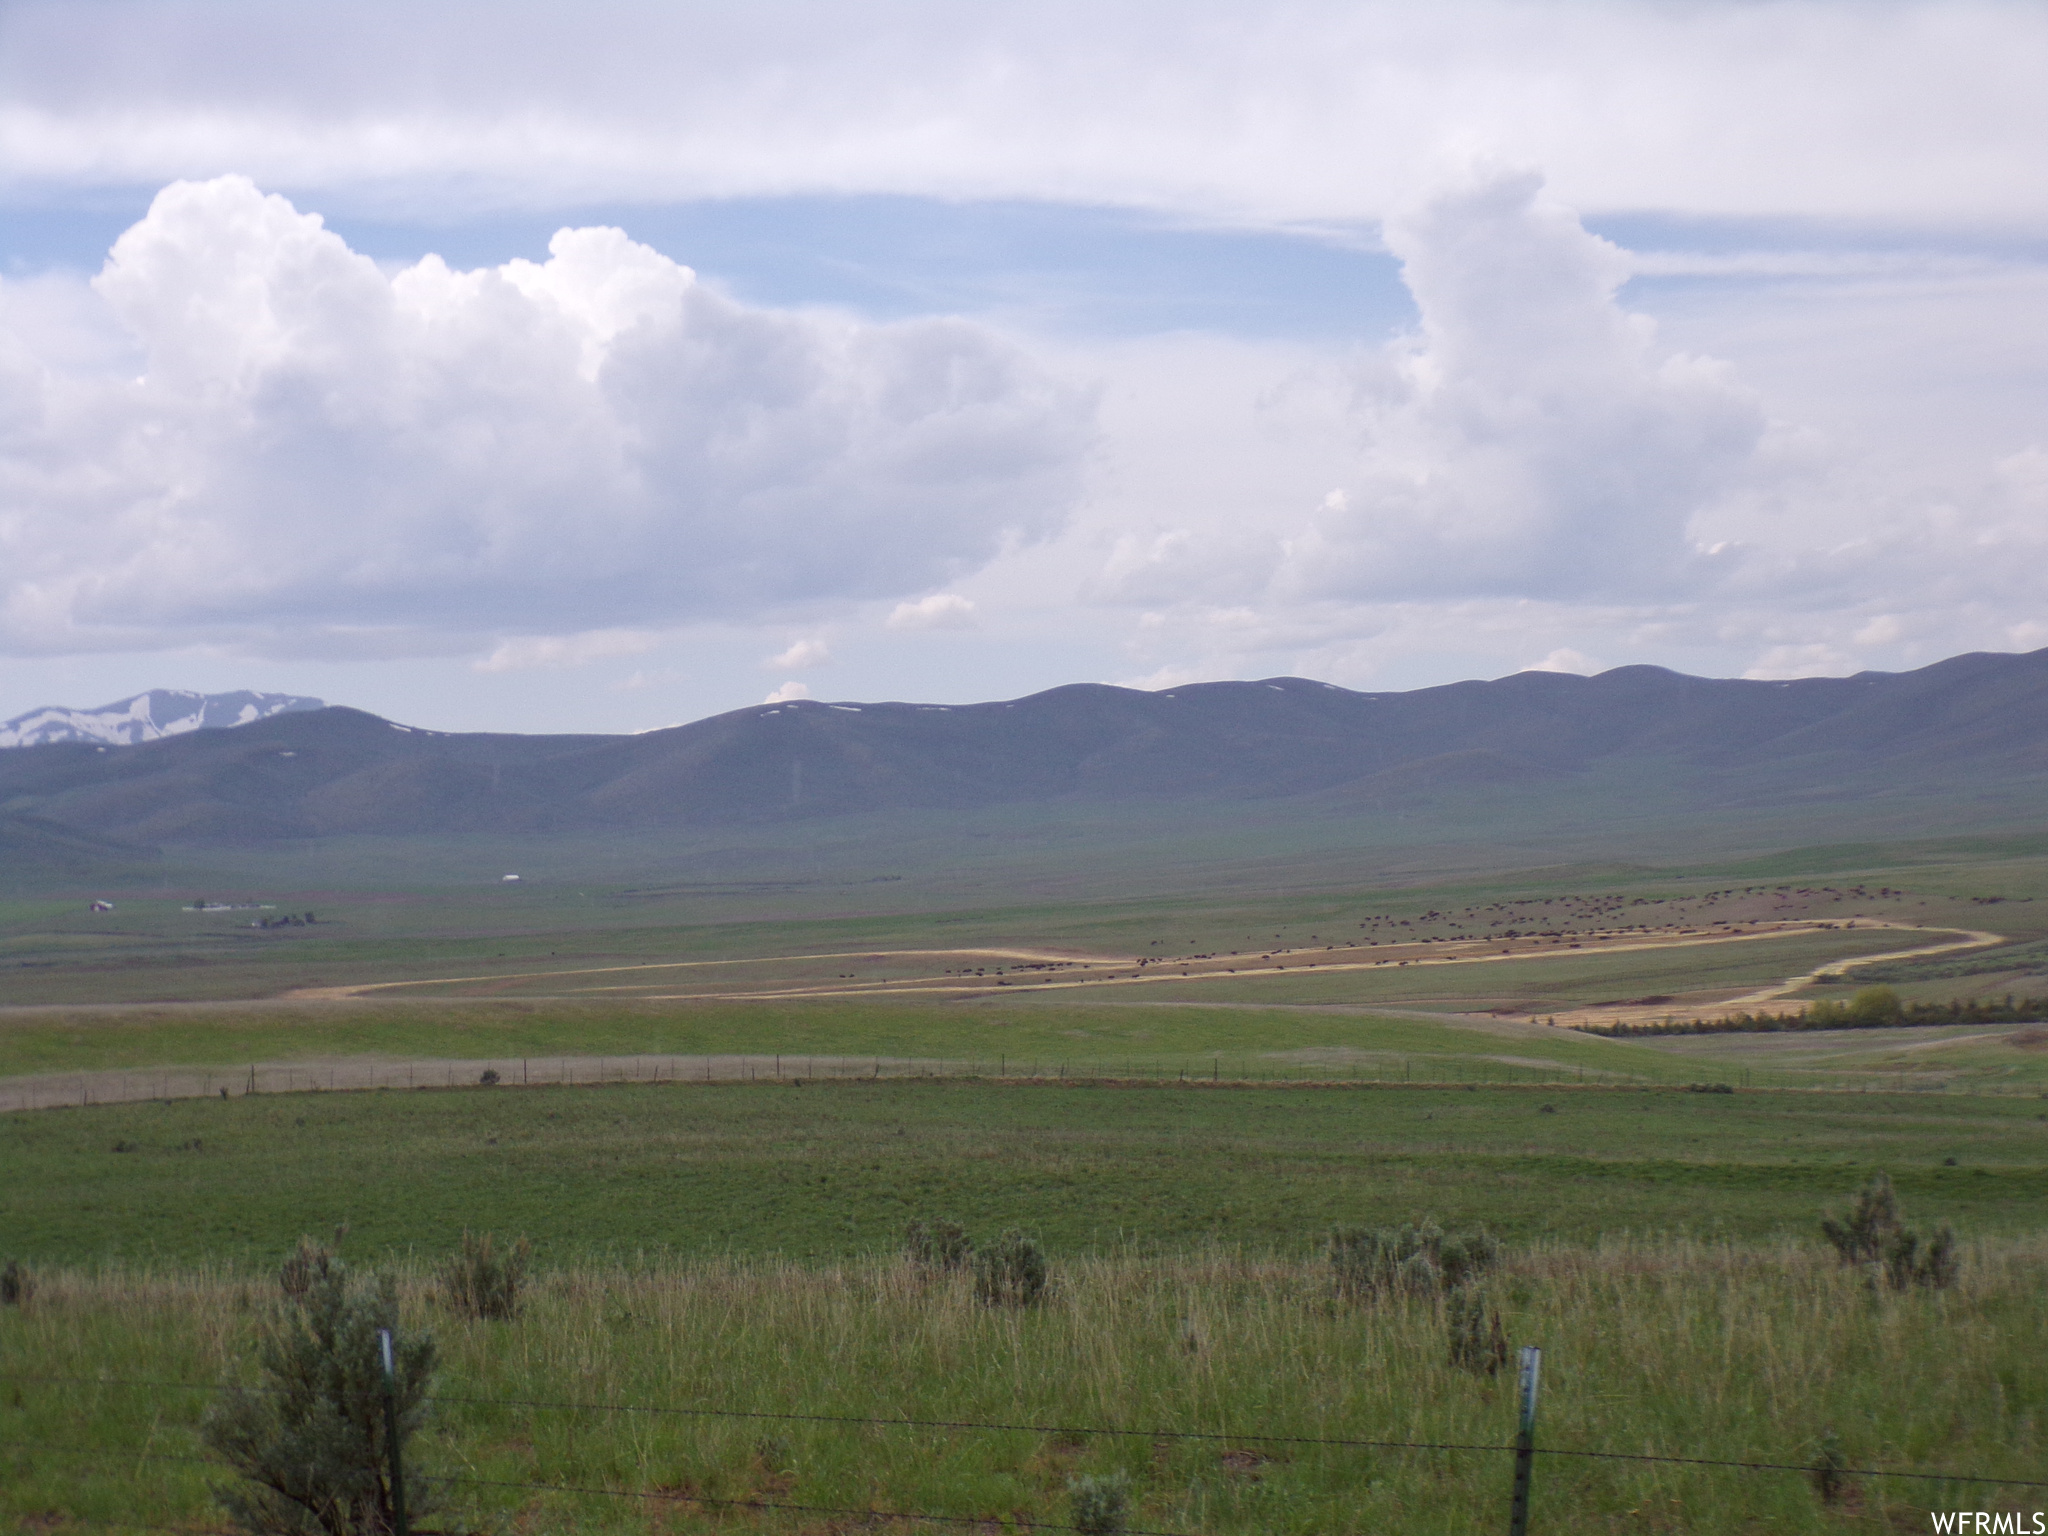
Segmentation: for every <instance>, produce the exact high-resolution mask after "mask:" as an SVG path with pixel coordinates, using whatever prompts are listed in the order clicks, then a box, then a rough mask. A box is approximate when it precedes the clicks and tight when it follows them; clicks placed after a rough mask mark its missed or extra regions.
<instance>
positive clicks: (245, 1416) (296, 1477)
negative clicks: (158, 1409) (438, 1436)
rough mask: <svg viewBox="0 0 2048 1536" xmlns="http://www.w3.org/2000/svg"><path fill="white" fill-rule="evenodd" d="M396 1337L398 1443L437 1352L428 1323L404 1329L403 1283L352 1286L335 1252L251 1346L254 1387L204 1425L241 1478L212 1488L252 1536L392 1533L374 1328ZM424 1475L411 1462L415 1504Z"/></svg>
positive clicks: (415, 1510) (413, 1425) (409, 1491)
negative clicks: (419, 1329)
mask: <svg viewBox="0 0 2048 1536" xmlns="http://www.w3.org/2000/svg"><path fill="white" fill-rule="evenodd" d="M382 1331H389V1332H391V1333H393V1334H394V1336H396V1347H395V1348H394V1350H393V1352H392V1355H393V1364H394V1367H395V1375H394V1383H393V1391H392V1397H393V1401H394V1402H395V1405H396V1410H397V1413H396V1418H397V1433H398V1440H399V1444H400V1447H401V1448H403V1447H404V1445H405V1444H406V1442H407V1441H409V1440H410V1439H411V1438H412V1437H413V1436H414V1435H416V1434H417V1433H418V1431H419V1429H420V1427H421V1425H422V1424H423V1423H424V1421H425V1419H426V1413H427V1402H426V1398H427V1393H428V1390H429V1387H430V1386H431V1383H432V1381H433V1376H434V1370H435V1364H436V1360H437V1358H438V1357H437V1351H436V1349H435V1346H434V1341H433V1339H432V1337H431V1336H429V1335H427V1334H423V1333H421V1334H414V1335H411V1336H397V1334H398V1288H397V1285H396V1283H395V1282H394V1281H393V1280H391V1279H390V1278H389V1277H388V1276H386V1277H380V1278H378V1279H375V1280H373V1281H371V1282H370V1283H369V1284H368V1285H366V1286H357V1285H355V1284H354V1283H353V1282H352V1281H351V1278H350V1276H349V1273H348V1269H347V1266H346V1265H344V1264H342V1263H341V1262H340V1261H339V1260H336V1259H333V1258H332V1257H331V1256H330V1257H329V1259H328V1261H327V1262H326V1263H325V1264H324V1265H322V1266H321V1267H320V1269H319V1271H318V1273H317V1274H316V1276H315V1277H314V1278H313V1280H312V1281H311V1282H310V1283H309V1284H308V1285H307V1287H306V1289H305V1290H304V1291H303V1292H301V1293H300V1294H298V1295H297V1296H296V1297H295V1298H293V1299H292V1300H290V1301H288V1302H286V1303H285V1304H283V1305H282V1306H280V1307H278V1309H277V1310H276V1311H275V1313H274V1314H273V1315H272V1316H271V1318H270V1319H269V1321H268V1323H267V1324H266V1326H265V1327H264V1329H263V1331H262V1333H261V1335H260V1336H259V1338H258V1340H257V1345H256V1359H255V1365H256V1372H257V1375H258V1377H259V1381H258V1383H257V1384H256V1385H254V1386H253V1387H247V1388H245V1387H243V1386H241V1385H239V1384H238V1385H234V1386H231V1387H229V1388H228V1389H227V1390H226V1391H225V1392H224V1393H223V1394H222V1396H221V1398H220V1400H219V1402H218V1403H217V1404H216V1405H215V1406H214V1408H213V1409H212V1410H211V1411H210V1412H209V1413H208V1414H207V1416H206V1418H205V1420H204V1422H203V1423H202V1425H201V1428H200V1437H201V1439H202V1441H203V1442H204V1443H205V1445H206V1447H207V1448H208V1449H209V1450H210V1451H212V1452H213V1454H214V1455H215V1456H217V1457H219V1458H220V1460H221V1461H223V1462H224V1463H225V1464H226V1465H227V1466H228V1467H229V1468H230V1469H231V1470H232V1471H233V1472H234V1473H235V1474H236V1476H237V1477H238V1478H239V1479H240V1481H239V1482H236V1483H232V1484H226V1485H222V1486H219V1487H217V1488H216V1489H215V1498H216V1499H217V1501H218V1502H219V1504H220V1506H221V1508H222V1509H223V1510H224V1511H225V1512H226V1513H227V1515H228V1517H229V1519H231V1520H232V1521H233V1522H234V1523H235V1524H236V1526H237V1527H239V1528H240V1529H241V1530H243V1531H245V1532H249V1533H251V1536H315V1533H317V1536H389V1533H390V1532H392V1531H394V1530H395V1529H396V1524H395V1520H394V1511H395V1504H394V1498H393V1487H392V1481H391V1460H390V1443H389V1440H388V1438H387V1417H386V1402H385V1398H386V1383H385V1377H384V1366H383V1353H382V1349H381V1341H380V1339H379V1333H380V1332H382ZM426 1491H427V1485H426V1484H425V1483H423V1482H421V1481H420V1480H419V1479H418V1477H417V1475H416V1474H415V1473H413V1472H412V1470H411V1469H410V1468H408V1470H407V1476H406V1486H405V1490H404V1497H405V1503H406V1505H407V1506H408V1509H409V1512H410V1513H412V1514H413V1515H415V1516H417V1515H418V1514H420V1513H422V1512H423V1508H424V1505H425V1504H426V1502H427V1501H426V1497H425V1495H426Z"/></svg>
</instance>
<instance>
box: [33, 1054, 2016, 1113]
mask: <svg viewBox="0 0 2048 1536" xmlns="http://www.w3.org/2000/svg"><path fill="white" fill-rule="evenodd" d="M1685 1069H1686V1070H1688V1071H1691V1072H1693V1073H1694V1075H1697V1073H1698V1072H1699V1071H1700V1070H1706V1071H1708V1072H1710V1073H1711V1071H1712V1070H1713V1068H1712V1067H1711V1066H1709V1065H1706V1064H1704V1063H1703V1064H1700V1065H1698V1066H1695V1065H1693V1064H1690V1063H1688V1064H1685ZM933 1078H960V1079H976V1080H982V1081H1000V1082H1013V1083H1072V1084H1082V1083H1120V1084H1128V1083H1137V1084H1146V1083H1150V1084H1155V1085H1162V1086H1164V1085H1182V1086H1190V1087H1199V1086H1202V1085H1208V1086H1211V1087H1245V1086H1251V1087H1284V1086H1289V1085H1294V1086H1304V1087H1306V1086H1337V1087H1343V1086H1356V1087H1376V1088H1386V1087H1415V1088H1479V1087H1510V1088H1513V1087H1524V1088H1528V1087H1556V1088H1567V1087H1586V1088H1597V1087H1608V1088H1680V1087H1697V1088H1707V1087H1710V1086H1711V1087H1716V1088H1717V1091H1718V1088H1719V1087H1720V1086H1726V1087H1728V1088H1734V1087H1741V1088H1745V1089H1746V1088H1750V1087H1752V1086H1753V1085H1752V1083H1751V1080H1750V1071H1749V1069H1746V1068H1737V1069H1735V1081H1734V1082H1732V1083H1729V1084H1726V1085H1710V1084H1703V1083H1693V1082H1689V1081H1687V1080H1686V1079H1685V1078H1683V1077H1680V1076H1669V1077H1666V1076H1657V1075H1651V1074H1646V1073H1635V1072H1620V1071H1615V1070H1610V1069H1606V1068H1602V1067H1597V1066H1595V1067H1587V1066H1580V1065H1571V1066H1566V1065H1563V1064H1555V1063H1546V1062H1541V1061H1527V1060H1524V1061H1502V1060H1499V1059H1495V1058H1487V1057H1469V1058H1462V1059H1461V1058H1458V1057H1445V1056H1397V1055H1392V1054H1385V1055H1374V1056H1367V1055H1365V1054H1364V1053H1350V1052H1337V1051H1333V1052H1330V1053H1329V1054H1328V1055H1327V1057H1326V1058H1322V1059H1301V1058H1299V1057H1297V1058H1295V1059H1291V1060H1290V1059H1276V1058H1274V1057H1272V1056H1254V1055H1221V1054H1211V1055H1206V1056H1177V1057H1137V1056H1133V1057H1126V1058H1107V1059H1105V1058H1090V1059H1085V1060H1061V1059H1058V1058H1047V1057H1023V1056H1014V1057H1013V1056H997V1057H994V1058H982V1057H959V1056H849V1055H793V1054H785V1055H778V1054H775V1053H772V1052H761V1053H755V1054H713V1055H679V1054H663V1053H647V1054H638V1055H602V1056H477V1057H460V1058H457V1057H431V1058H422V1059H419V1060H406V1061H390V1060H380V1059H377V1058H372V1057H348V1058H345V1059H342V1060H337V1061H326V1062H252V1063H249V1064H246V1065H242V1066H235V1067H155V1068H138V1069H134V1070H119V1069H114V1070H107V1071H97V1072H66V1073H43V1074H39V1075H35V1076H24V1077H12V1078H0V1114H4V1113H8V1112H10V1111H20V1110H32V1109H55V1108H61V1107H65V1106H71V1105H78V1106H88V1105H93V1104H122V1103H128V1104H133V1103H142V1102H146V1101H150V1100H161V1101H169V1100H172V1099H212V1098H221V1099H235V1098H247V1097H255V1096H261V1095H266V1094H293V1093H362V1092H367V1091H372V1090H377V1089H384V1090H399V1089H450V1088H474V1087H477V1086H479V1085H487V1086H499V1087H554V1086H559V1087H594V1086H601V1085H605V1084H614V1083H649V1084H652V1083H740V1082H775V1083H783V1084H798V1083H806V1082H835V1081H836V1082H845V1081H882V1080H889V1081H904V1080H918V1079H933ZM1764 1086H1766V1087H1768V1088H1769V1089H1770V1090H1771V1091H1774V1092H1783V1091H1791V1092H1798V1091H1802V1090H1820V1091H1824V1092H1865V1093H1868V1092H1879V1093H1953V1092H1958V1091H1961V1092H1965V1093H1970V1094H1992V1095H2001V1094H2004V1095H2020V1096H2027V1097H2032V1096H2036V1095H2041V1094H2042V1093H2043V1090H2042V1089H2041V1088H2040V1087H2039V1085H2037V1084H2032V1083H2011V1084H2002V1083H1995V1082H1977V1081H1972V1080H1964V1079H1956V1078H1954V1077H1953V1076H1951V1075H1940V1074H1921V1075H1919V1076H1917V1077H1914V1078H1912V1079H1910V1080H1908V1079H1907V1078H1906V1077H1904V1076H1903V1075H1902V1074H1901V1073H1900V1072H1899V1071H1898V1070H1897V1069H1891V1070H1889V1071H1887V1073H1885V1074H1884V1075H1882V1076H1878V1075H1875V1074H1873V1075H1867V1076H1864V1077H1859V1078H1857V1079H1854V1080H1850V1079H1846V1078H1845V1079H1840V1080H1837V1081H1833V1082H1799V1083H1774V1084H1767V1085H1764Z"/></svg>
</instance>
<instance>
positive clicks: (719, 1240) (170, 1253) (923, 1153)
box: [0, 1079, 2048, 1264]
mask: <svg viewBox="0 0 2048 1536" xmlns="http://www.w3.org/2000/svg"><path fill="white" fill-rule="evenodd" d="M1951 1159H1953V1164H1951V1162H1950V1160H1951ZM0 1163H4V1166H5V1167H6V1168H7V1169H8V1173H9V1177H8V1179H7V1181H6V1188H5V1192H4V1194H0V1234H4V1237H0V1248H4V1250H5V1252H6V1253H7V1254H9V1255H19V1256H23V1257H27V1258H30V1259H33V1260H35V1261H37V1262H41V1263H51V1264H60V1263H61V1264H97V1263H103V1262H112V1261H117V1260H118V1261H122V1262H125V1263H130V1264H136V1263H141V1264H156V1263H173V1264H190V1263H199V1262H206V1261H211V1262H217V1263H261V1262H263V1261H265V1260H266V1259H269V1258H270V1257H272V1256H273V1255H274V1254H275V1253H277V1252H278V1251H280V1250H281V1248H282V1247H283V1246H286V1245H288V1244H289V1243H290V1241H291V1240H292V1239H293V1238H295V1237H296V1236H297V1235H298V1234H299V1233H300V1232H302V1231H314V1232H321V1231H326V1230H328V1229H330V1228H332V1227H334V1226H336V1225H340V1224H344V1223H345V1224H347V1225H348V1227H349V1228H350V1233H351V1236H350V1247H351V1249H352V1250H354V1251H357V1252H360V1253H363V1254H367V1255H379V1256H381V1255H386V1254H398V1255H412V1256H422V1255H433V1254H437V1253H440V1252H443V1251H445V1250H446V1249H447V1248H449V1247H450V1246H451V1245H452V1244H453V1243H454V1241H455V1239H456V1237H457V1235H458V1234H459V1233H460V1232H461V1231H462V1230H463V1229H464V1228H478V1229H491V1230H495V1231H497V1232H500V1233H504V1234H515V1233H516V1234H524V1235H527V1236H530V1237H532V1238H533V1239H534V1240H535V1242H536V1243H537V1244H538V1245H539V1249H540V1252H541V1253H542V1255H543V1256H544V1257H545V1258H546V1259H547V1261H548V1262H550V1263H570V1262H582V1261H585V1260H589V1259H593V1258H605V1259H611V1260H622V1259H625V1258H628V1257H630V1256H632V1255H635V1254H650V1255H658V1254H682V1255H696V1256H703V1255H709V1254H737V1255H776V1256H781V1257H786V1258H794V1259H805V1260H813V1259H826V1258H841V1257H847V1256H853V1255H860V1254H872V1253H876V1252H879V1251H885V1250H887V1249H889V1248H891V1247H893V1246H894V1245H895V1244H896V1243H897V1241H898V1240H899V1238H900V1235H901V1231H902V1228H903V1226H904V1224H905V1223H906V1222H907V1221H908V1220H910V1219H911V1218H912V1217H915V1216H920V1215H927V1216H929V1215H946V1216H950V1217H952V1218H954V1219H958V1220H961V1221H965V1222H968V1223H970V1224H971V1225H973V1226H975V1227H976V1228H977V1229H994V1228H998V1227H1003V1226H1009V1225H1021V1226H1023V1227H1026V1228H1027V1229H1029V1230H1031V1231H1034V1232H1036V1233H1038V1234H1039V1235H1040V1236H1041V1237H1042V1238H1043V1239H1044V1240H1045V1241H1047V1242H1048V1243H1050V1244H1051V1245H1052V1246H1054V1247H1055V1248H1057V1249H1058V1250H1060V1251H1062V1252H1068V1253H1073V1252H1098V1253H1100V1252H1109V1251H1112V1250H1115V1249H1118V1248H1120V1247H1123V1246H1126V1245H1135V1246H1137V1247H1139V1248H1141V1249H1144V1250H1147V1251H1161V1250H1186V1249H1188V1248H1189V1247H1191V1246H1200V1245H1203V1244H1208V1243H1216V1242H1221V1243H1226V1244H1234V1245H1243V1246H1246V1247H1248V1248H1250V1249H1253V1250H1255V1251H1260V1252H1274V1253H1281V1254H1289V1253H1291V1254H1297V1255H1299V1254H1302V1253H1306V1252H1309V1251H1311V1250H1313V1249H1314V1248H1315V1247H1316V1245H1317V1244H1318V1243H1319V1242H1320V1241H1321V1238H1322V1235H1323V1234H1324V1233H1325V1232H1326V1230H1327V1229H1328V1227H1329V1226H1330V1224H1331V1223H1333V1222H1346V1221H1350V1222H1357V1221H1366V1222H1387V1221H1398V1220H1402V1219H1406V1218H1408V1217H1411V1216H1416V1215H1420V1214H1424V1213H1433V1214H1435V1215H1436V1216H1437V1217H1438V1218H1439V1219H1440V1220H1443V1221H1445V1222H1447V1223H1456V1224H1484V1225H1487V1226H1489V1227H1491V1228H1493V1229H1495V1230H1497V1231H1499V1232H1502V1233H1504V1234H1506V1235H1509V1236H1512V1237H1515V1238H1517V1239H1524V1240H1526V1239H1532V1238H1536V1237H1539V1236H1541V1237H1547V1238H1553V1239H1565V1240H1571V1241H1591V1240H1593V1239H1596V1238H1599V1237H1602V1236H1612V1235H1617V1234H1623V1233H1635V1234H1643V1235H1652V1234H1680V1235H1688V1236H1693V1237H1700V1238H1713V1237H1731V1238H1743V1239H1753V1238H1762V1237H1769V1236H1773V1235H1777V1234H1783V1233H1804V1232H1807V1231H1809V1230H1810V1229H1811V1226H1812V1223H1813V1221H1814V1219H1815V1218H1816V1216H1817V1215H1818V1213H1819V1212H1820V1210H1821V1208H1822V1207H1823V1206H1825V1205H1827V1204H1828V1203H1829V1202H1831V1201H1834V1200H1838V1199H1840V1198H1842V1197H1843V1196H1844V1195H1845V1194H1846V1192H1847V1191H1849V1190H1850V1189H1852V1188H1853V1187H1854V1186H1855V1185H1856V1184H1857V1183H1859V1182H1860V1181H1861V1179H1862V1178H1863V1177H1864V1176H1865V1175H1866V1174H1867V1173H1868V1172H1869V1171H1870V1170H1871V1169H1873V1168H1879V1167H1882V1168H1886V1169H1888V1170H1889V1171H1890V1172H1891V1174H1892V1175H1893V1177H1894V1178H1895V1179H1896V1180H1897V1181H1898V1184H1899V1187H1900V1189H1901V1192H1902V1194H1903V1196H1904V1197H1905V1199H1906V1201H1907V1204H1908V1206H1909V1207H1910V1208H1911V1209H1912V1210H1914V1211H1917V1212H1921V1213H1924V1214H1925V1215H1926V1216H1928V1217H1933V1216H1936V1215H1939V1216H1941V1217H1945V1218H1949V1219H1952V1220H1954V1221H1955V1222H1956V1223H1957V1224H1958V1226H1959V1227H1960V1228H1961V1229H1962V1230H1964V1231H1967V1232H1972V1233H1999V1232H2023V1231H2033V1230H2038V1229H2039V1228H2040V1227H2041V1226H2042V1225H2043V1224H2044V1221H2048V1102H2043V1101H2042V1100H2040V1099H2038V1098H2018V1097H1993V1096H1966V1095H1960V1094H1957V1095H1941V1094H1918V1093H1904V1094H1892V1093H1855V1094H1835V1093H1797V1092H1756V1093H1742V1092H1738V1093H1734V1094H1695V1093H1688V1092H1685V1091H1683V1090H1671V1089H1590V1088H1588V1089H1581V1088H1577V1087H1576V1086H1567V1085H1546V1086H1531V1087H1522V1088H1508V1087H1502V1086H1495V1087H1479V1086H1474V1087H1472V1088H1469V1089H1460V1088H1454V1087H1441V1088H1402V1087H1392V1086H1389V1087H1384V1088H1367V1087H1359V1088H1348V1087H1327V1088H1310V1087H1298V1088H1280V1087H1275V1088H1255V1087H1240V1088H1232V1087H1229V1086H1223V1087H1201V1086H1183V1085H1180V1084H1178V1083H1172V1084H1166V1085H1159V1086H1102V1085H1088V1086H1075V1085H1068V1086H1061V1085H1058V1084H1056V1083H1047V1084H1043V1085H1027V1084H1015V1083H1010V1084H991V1083H986V1082H976V1081H971V1080H960V1079H934V1080H931V1081H923V1082H920V1081H906V1080H889V1079H882V1080H880V1081H875V1082H858V1081H851V1082H844V1081H843V1082H825V1081H814V1082H811V1083H809V1084H807V1085H805V1086H801V1087H798V1086H794V1085H791V1084H788V1083H782V1084H777V1083H773V1082H763V1083H757V1084H747V1083H737V1084H721V1085H703V1084H687V1083H686V1084H662V1085H617V1086H611V1087H588V1088H570V1087H560V1088H557V1087H549V1088H538V1087H536V1088H525V1089H522V1088H516V1087H511V1086H506V1087H499V1088H488V1089H486V1088H471V1089H458V1090H452V1091H451V1090H433V1091H415V1092H406V1091H403V1090H398V1091H384V1092H368V1093H298V1094H282V1095H268V1094H266V1095H257V1096H252V1097H247V1098H234V1099H228V1100H221V1099H197V1100H183V1101H176V1102H164V1101H145V1102H141V1103H132V1104H117V1105H103V1106H96V1107H91V1108H72V1109H51V1110H44V1111H40V1112H37V1113H34V1114H16V1115H10V1116H7V1117H5V1118H4V1119H0Z"/></svg>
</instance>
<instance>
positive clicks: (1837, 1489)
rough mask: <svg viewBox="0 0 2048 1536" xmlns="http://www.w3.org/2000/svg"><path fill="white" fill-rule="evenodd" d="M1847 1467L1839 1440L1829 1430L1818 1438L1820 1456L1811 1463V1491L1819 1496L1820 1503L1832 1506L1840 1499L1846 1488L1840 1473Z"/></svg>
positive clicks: (1845, 1482) (1844, 1480) (1845, 1481)
mask: <svg viewBox="0 0 2048 1536" xmlns="http://www.w3.org/2000/svg"><path fill="white" fill-rule="evenodd" d="M1848 1465H1849V1459H1848V1457H1846V1456H1844V1455H1843V1454H1842V1441H1841V1438H1840V1437H1839V1436H1838V1435H1836V1433H1835V1432H1834V1431H1833V1430H1832V1429H1831V1430H1829V1431H1828V1432H1827V1433H1826V1434H1824V1435H1822V1436H1821V1437H1820V1454H1819V1455H1818V1456H1816V1457H1815V1458H1814V1463H1813V1491H1814V1492H1815V1493H1817V1494H1819V1495H1820V1501H1821V1503H1823V1504H1833V1503H1834V1502H1835V1501H1836V1500H1838V1499H1840V1498H1841V1496H1842V1491H1843V1489H1844V1488H1846V1487H1847V1486H1848V1479H1847V1478H1845V1477H1844V1476H1843V1475H1842V1472H1843V1469H1844V1468H1846V1467H1847V1466H1848Z"/></svg>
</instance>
